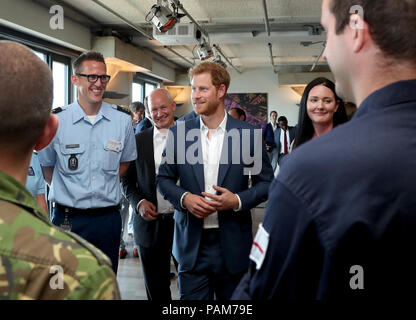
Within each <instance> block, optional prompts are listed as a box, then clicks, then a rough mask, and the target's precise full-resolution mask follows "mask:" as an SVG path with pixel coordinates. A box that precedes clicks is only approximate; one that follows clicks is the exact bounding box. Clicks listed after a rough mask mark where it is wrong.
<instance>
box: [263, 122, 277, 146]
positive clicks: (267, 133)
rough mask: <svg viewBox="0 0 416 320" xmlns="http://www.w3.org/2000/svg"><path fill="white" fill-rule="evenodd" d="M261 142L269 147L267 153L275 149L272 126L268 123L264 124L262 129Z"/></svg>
mask: <svg viewBox="0 0 416 320" xmlns="http://www.w3.org/2000/svg"><path fill="white" fill-rule="evenodd" d="M276 130H277V129H276ZM263 140H264V142H265V143H266V146H270V147H271V148H270V149H269V150H268V152H272V150H273V149H274V148H276V142H275V141H274V132H273V126H272V124H271V123H270V122H269V123H268V124H266V125H265V126H264V128H263Z"/></svg>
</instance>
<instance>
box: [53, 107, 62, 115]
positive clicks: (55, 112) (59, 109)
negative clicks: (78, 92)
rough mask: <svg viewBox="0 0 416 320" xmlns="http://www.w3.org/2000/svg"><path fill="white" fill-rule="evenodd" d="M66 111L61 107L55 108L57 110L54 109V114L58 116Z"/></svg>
mask: <svg viewBox="0 0 416 320" xmlns="http://www.w3.org/2000/svg"><path fill="white" fill-rule="evenodd" d="M63 110H64V109H62V108H61V107H58V108H55V109H52V113H53V114H57V113H59V112H61V111H63Z"/></svg>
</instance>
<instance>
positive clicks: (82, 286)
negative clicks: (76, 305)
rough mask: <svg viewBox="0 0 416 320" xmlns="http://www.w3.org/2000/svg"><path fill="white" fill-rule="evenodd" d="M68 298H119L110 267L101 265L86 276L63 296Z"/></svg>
mask: <svg viewBox="0 0 416 320" xmlns="http://www.w3.org/2000/svg"><path fill="white" fill-rule="evenodd" d="M65 299H68V300H120V291H119V288H118V285H117V281H116V277H115V275H114V273H113V271H112V269H111V268H109V267H108V266H101V267H100V268H97V271H96V272H95V273H93V274H89V275H88V276H86V277H85V278H84V279H83V280H82V281H81V282H79V283H78V285H77V286H76V287H75V288H74V290H72V291H71V292H70V293H69V295H68V296H67V297H66V298H65Z"/></svg>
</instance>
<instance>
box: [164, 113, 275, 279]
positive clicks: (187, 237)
mask: <svg viewBox="0 0 416 320" xmlns="http://www.w3.org/2000/svg"><path fill="white" fill-rule="evenodd" d="M231 129H235V130H233V131H234V132H237V133H238V134H239V135H240V137H242V129H245V130H249V131H250V135H249V137H250V143H248V141H245V140H244V139H243V138H241V139H238V140H240V141H238V143H237V142H235V141H234V140H237V139H233V142H232V143H231V142H230V143H228V144H227V143H225V141H226V140H224V144H223V150H222V157H223V156H224V154H226V152H225V151H227V152H228V161H227V162H225V161H224V163H220V165H219V170H218V182H217V185H218V186H220V187H223V188H227V189H228V190H230V191H231V192H233V193H236V194H238V196H239V197H240V199H241V203H242V209H241V211H238V212H234V211H233V210H228V211H223V212H222V211H220V212H218V221H219V233H220V239H221V246H222V249H223V252H224V261H225V264H226V267H227V269H228V271H229V272H230V273H233V274H235V273H239V272H243V271H245V270H247V268H248V263H249V258H248V257H249V253H250V247H251V243H252V227H251V212H250V209H251V208H253V207H255V206H256V205H258V204H259V203H261V202H263V201H265V200H266V199H267V195H268V189H269V185H270V182H271V181H272V179H273V170H272V167H271V165H270V161H269V159H268V156H267V154H266V151H265V145H264V142H263V139H262V136H261V131H257V133H258V135H257V136H255V134H254V132H255V130H256V129H257V130H260V129H258V128H256V127H254V126H252V125H250V124H248V123H246V122H243V121H240V120H237V119H234V118H233V117H231V116H229V115H227V125H226V131H227V132H229V131H230V130H231ZM170 130H171V132H170V133H169V135H168V138H167V142H166V150H165V151H164V155H165V156H166V161H165V163H163V164H162V165H161V166H160V168H159V174H158V176H157V179H156V180H157V186H158V189H159V191H160V192H161V194H162V195H163V196H164V198H165V199H167V200H169V201H170V202H171V203H172V204H173V206H174V207H175V214H174V218H175V233H174V240H173V254H174V256H175V258H176V259H177V260H178V262H179V264H180V266H181V268H183V269H184V270H191V269H192V268H193V267H194V265H195V262H196V259H197V256H198V249H199V243H200V240H201V234H202V230H203V219H199V218H197V217H195V216H194V215H193V214H191V213H190V212H188V211H187V210H186V209H183V208H182V207H181V204H180V200H181V197H182V195H183V194H184V193H185V192H186V191H188V192H190V193H193V194H196V195H201V192H202V191H204V186H205V183H204V165H203V161H202V152H200V151H201V150H202V149H201V136H200V134H201V131H200V117H199V116H197V117H196V118H195V119H193V120H188V121H186V122H184V121H180V122H177V125H176V126H174V127H172V128H171V129H170ZM190 130H194V132H193V133H195V134H189V136H187V139H185V135H186V134H187V133H188V132H189V131H190ZM191 138H192V139H191ZM255 138H256V140H255ZM189 139H190V140H191V141H189ZM230 141H231V139H230ZM243 145H244V146H245V147H246V148H242V146H243ZM255 146H256V148H260V149H256V150H255ZM187 151H188V153H192V155H196V156H197V157H198V161H196V163H195V162H192V159H190V157H189V155H188V156H187V157H185V154H186V153H187ZM255 151H256V152H255ZM243 152H245V155H243ZM248 152H250V154H254V155H255V156H257V160H258V163H259V164H261V167H260V169H259V171H260V172H259V173H258V174H255V175H252V187H251V188H250V189H249V188H248V175H244V174H243V170H244V168H251V167H253V165H252V163H250V164H244V162H243V159H246V158H247V153H248ZM233 156H234V157H235V158H234V159H233ZM235 159H236V160H238V161H233V162H234V163H233V164H231V160H235ZM235 162H237V163H235ZM253 172H254V171H253ZM178 179H179V180H180V182H179V185H177V184H176V183H177V181H178Z"/></svg>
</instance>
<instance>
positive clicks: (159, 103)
mask: <svg viewBox="0 0 416 320" xmlns="http://www.w3.org/2000/svg"><path fill="white" fill-rule="evenodd" d="M148 102H149V111H150V117H151V118H152V120H153V123H154V124H155V127H156V128H158V129H168V128H169V127H171V126H172V125H173V124H174V111H175V109H176V103H175V102H174V101H173V100H172V99H170V98H169V96H168V93H167V92H166V91H165V90H163V89H156V90H155V91H153V92H152V93H151V94H150V96H149V101H148Z"/></svg>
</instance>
